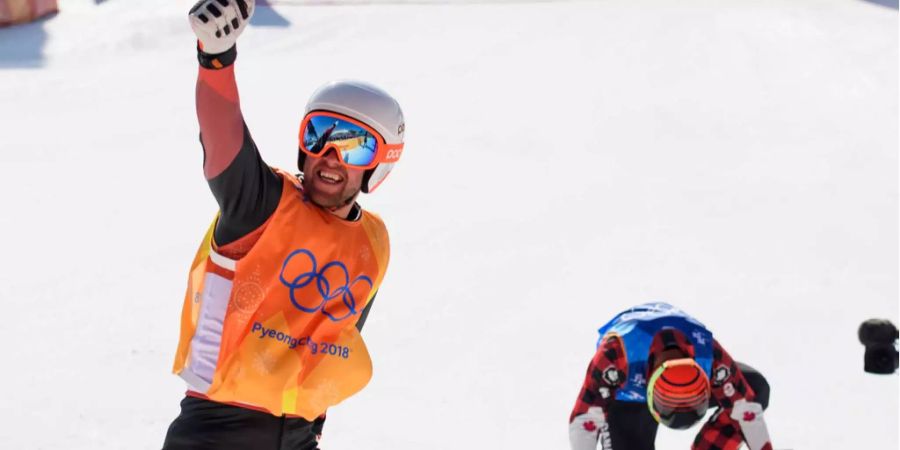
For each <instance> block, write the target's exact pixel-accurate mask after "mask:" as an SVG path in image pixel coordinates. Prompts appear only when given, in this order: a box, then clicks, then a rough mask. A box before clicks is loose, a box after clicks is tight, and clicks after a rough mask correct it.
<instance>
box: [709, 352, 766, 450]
mask: <svg viewBox="0 0 900 450" xmlns="http://www.w3.org/2000/svg"><path fill="white" fill-rule="evenodd" d="M710 383H711V385H712V395H713V399H714V401H715V403H716V404H717V405H718V406H719V410H718V411H716V412H715V413H714V414H713V415H712V417H710V419H709V420H708V421H707V422H706V423H705V424H703V427H702V428H701V429H700V432H699V433H698V434H697V437H696V438H695V439H694V444H693V445H692V446H691V448H692V449H693V450H737V449H738V448H740V447H741V444H742V443H744V442H746V443H747V446H748V447H749V448H750V450H772V444H771V441H770V439H769V433H768V429H767V428H766V423H765V419H764V417H763V407H762V405H760V404H759V403H757V402H756V401H755V393H754V392H753V388H751V387H750V384H749V383H747V380H746V378H744V374H743V373H742V372H741V369H740V367H738V364H737V363H735V361H734V359H732V358H731V355H729V354H728V352H726V351H725V349H723V348H722V346H721V345H720V344H719V343H718V341H714V342H713V374H712V379H711V380H710Z"/></svg>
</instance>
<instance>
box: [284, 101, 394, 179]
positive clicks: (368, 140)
mask: <svg viewBox="0 0 900 450" xmlns="http://www.w3.org/2000/svg"><path fill="white" fill-rule="evenodd" d="M300 150H301V151H303V152H304V153H306V154H307V155H310V156H314V157H317V158H318V157H321V156H323V155H325V154H326V153H327V152H329V151H332V150H334V151H336V152H337V153H338V156H339V157H340V160H341V164H343V165H344V166H346V167H349V168H352V169H371V168H373V167H375V166H377V165H378V164H380V163H393V162H396V161H397V160H399V159H400V154H401V153H403V144H388V143H386V142H385V141H384V138H383V137H382V136H381V134H380V133H378V132H377V131H375V130H374V129H373V128H372V127H370V126H368V125H366V124H364V123H362V122H360V121H358V120H356V119H353V118H350V117H347V116H345V115H343V114H338V113H333V112H330V111H312V112H310V113H308V114H307V115H306V117H304V118H303V122H301V123H300Z"/></svg>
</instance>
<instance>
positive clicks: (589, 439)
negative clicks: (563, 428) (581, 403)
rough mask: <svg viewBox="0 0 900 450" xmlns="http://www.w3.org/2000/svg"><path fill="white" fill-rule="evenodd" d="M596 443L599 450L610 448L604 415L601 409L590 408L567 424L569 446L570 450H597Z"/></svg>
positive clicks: (596, 407)
mask: <svg viewBox="0 0 900 450" xmlns="http://www.w3.org/2000/svg"><path fill="white" fill-rule="evenodd" d="M598 441H599V444H600V447H599V448H600V449H601V450H606V449H610V448H612V443H611V442H610V439H609V425H608V424H607V423H606V414H605V413H604V412H603V409H602V408H600V407H598V406H592V407H590V408H588V410H587V412H586V413H584V414H579V415H577V416H575V417H574V418H572V422H570V423H569V445H570V446H571V449H572V450H597V448H598V447H597V444H598Z"/></svg>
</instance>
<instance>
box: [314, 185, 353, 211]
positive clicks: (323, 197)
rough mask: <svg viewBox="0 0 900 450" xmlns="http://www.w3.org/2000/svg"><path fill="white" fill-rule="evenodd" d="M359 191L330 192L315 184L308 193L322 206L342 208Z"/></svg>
mask: <svg viewBox="0 0 900 450" xmlns="http://www.w3.org/2000/svg"><path fill="white" fill-rule="evenodd" d="M357 192H358V191H356V192H346V191H342V192H329V191H324V190H321V189H316V187H315V186H313V187H311V188H310V189H309V190H308V191H307V195H308V196H309V199H310V200H312V202H313V203H315V204H316V205H318V206H321V207H322V208H326V209H330V208H340V207H342V206H345V205H347V204H348V203H349V202H351V201H353V198H354V197H356V194H357Z"/></svg>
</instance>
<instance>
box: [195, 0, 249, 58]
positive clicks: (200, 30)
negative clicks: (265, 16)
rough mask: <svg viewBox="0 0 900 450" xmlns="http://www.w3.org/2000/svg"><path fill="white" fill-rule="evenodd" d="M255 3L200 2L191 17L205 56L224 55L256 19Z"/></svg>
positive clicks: (239, 0) (241, 0) (233, 0)
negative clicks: (251, 21) (253, 19)
mask: <svg viewBox="0 0 900 450" xmlns="http://www.w3.org/2000/svg"><path fill="white" fill-rule="evenodd" d="M254 6H255V0H200V1H199V2H197V4H195V5H194V7H193V8H191V11H190V12H189V13H188V17H189V18H190V21H191V28H193V30H194V34H196V35H197V39H199V40H200V45H201V49H202V50H203V52H204V53H208V54H214V55H215V54H219V53H225V52H226V51H227V50H228V49H230V48H231V47H233V46H234V43H235V42H236V41H237V38H238V36H240V35H241V33H242V32H243V31H244V28H247V24H248V23H249V22H250V17H252V16H253V9H254Z"/></svg>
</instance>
